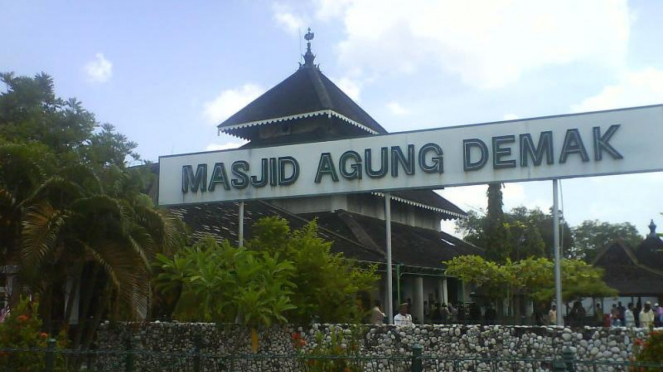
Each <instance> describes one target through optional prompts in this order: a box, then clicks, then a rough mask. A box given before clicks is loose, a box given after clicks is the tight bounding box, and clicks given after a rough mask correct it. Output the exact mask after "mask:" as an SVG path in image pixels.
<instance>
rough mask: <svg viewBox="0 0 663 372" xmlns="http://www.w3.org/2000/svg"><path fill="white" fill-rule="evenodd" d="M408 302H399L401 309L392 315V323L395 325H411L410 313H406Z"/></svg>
mask: <svg viewBox="0 0 663 372" xmlns="http://www.w3.org/2000/svg"><path fill="white" fill-rule="evenodd" d="M407 308H408V304H407V303H403V304H401V309H400V312H399V313H398V314H396V316H395V317H394V324H395V325H397V326H407V327H412V326H413V324H412V315H410V314H408V313H407Z"/></svg>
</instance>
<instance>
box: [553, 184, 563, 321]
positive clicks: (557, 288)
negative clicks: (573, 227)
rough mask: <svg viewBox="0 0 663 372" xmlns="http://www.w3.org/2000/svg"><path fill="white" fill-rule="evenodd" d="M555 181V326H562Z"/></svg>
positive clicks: (557, 209)
mask: <svg viewBox="0 0 663 372" xmlns="http://www.w3.org/2000/svg"><path fill="white" fill-rule="evenodd" d="M557 189H558V186H557V180H556V179H554V180H553V230H554V231H553V243H554V244H553V247H554V249H555V302H556V303H557V325H558V326H563V325H564V318H563V317H562V315H563V314H562V269H561V265H562V263H561V257H560V249H559V206H558V203H557V199H558V198H557V194H558V190H557Z"/></svg>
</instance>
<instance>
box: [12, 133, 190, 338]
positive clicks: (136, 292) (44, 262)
mask: <svg viewBox="0 0 663 372" xmlns="http://www.w3.org/2000/svg"><path fill="white" fill-rule="evenodd" d="M31 146H32V145H0V155H2V158H1V160H0V223H2V230H1V231H2V233H3V239H2V241H3V243H2V248H3V255H4V256H5V257H4V260H3V261H5V262H13V263H15V264H18V265H19V266H20V276H21V280H22V282H24V283H25V284H27V285H29V287H30V289H31V291H32V293H38V294H39V295H40V299H41V304H42V305H41V306H40V312H41V316H42V317H43V319H44V326H45V328H47V329H48V330H49V331H56V330H57V329H58V328H60V326H59V325H54V324H53V323H52V318H53V314H57V313H59V311H60V309H62V308H64V309H65V311H64V315H63V316H62V319H63V323H62V327H64V328H68V326H69V321H70V318H71V314H72V311H73V308H74V304H75V302H74V300H75V298H77V297H78V298H80V300H81V301H80V308H79V309H80V314H79V318H80V319H90V318H92V319H93V321H92V322H90V323H89V324H85V325H81V326H79V327H77V331H76V332H75V335H74V346H75V347H78V346H79V345H80V344H81V343H82V344H83V345H84V346H86V345H88V344H89V342H90V341H91V339H92V335H93V334H94V332H95V331H96V328H97V325H98V323H99V320H100V319H101V317H102V316H103V315H104V314H109V315H110V316H112V317H115V318H117V317H120V316H122V317H124V318H130V319H135V318H144V317H145V316H146V315H147V310H148V299H149V293H150V287H149V286H150V265H151V261H152V259H153V258H154V256H155V254H156V253H159V252H166V253H168V252H172V250H173V249H174V247H175V246H176V244H177V240H176V235H177V233H178V225H177V223H176V220H175V219H173V218H171V217H170V216H169V215H168V214H166V213H165V212H163V211H161V210H157V209H155V208H154V206H153V205H152V203H151V200H150V199H149V197H147V196H145V195H144V194H141V193H140V182H139V177H138V176H137V175H136V172H133V171H131V170H127V169H122V168H119V167H116V166H110V167H107V168H99V167H97V169H94V168H92V167H91V166H88V165H83V164H74V165H69V166H64V167H59V168H58V167H49V168H53V169H56V170H55V171H53V170H51V169H49V170H48V171H46V170H44V167H45V165H47V164H48V162H45V161H44V159H46V158H48V156H44V154H45V153H48V151H42V153H40V152H39V151H36V150H35V149H33V148H32V147H31ZM40 150H44V149H43V148H40ZM99 175H101V178H103V180H104V181H103V182H101V181H100V177H99ZM5 236H6V237H8V238H9V239H4V237H5ZM79 288H80V289H79ZM77 292H78V293H77ZM60 298H66V304H64V306H63V307H61V306H58V305H62V302H61V301H60V302H59V301H56V300H57V299H60ZM60 314H61V313H60Z"/></svg>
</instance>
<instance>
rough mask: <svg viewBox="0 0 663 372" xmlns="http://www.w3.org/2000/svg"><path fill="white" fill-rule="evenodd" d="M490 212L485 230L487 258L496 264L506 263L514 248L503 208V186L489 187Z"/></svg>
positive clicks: (484, 241) (484, 238)
mask: <svg viewBox="0 0 663 372" xmlns="http://www.w3.org/2000/svg"><path fill="white" fill-rule="evenodd" d="M486 194H487V196H488V212H487V213H486V220H485V223H486V225H485V227H484V229H483V238H482V241H483V243H484V244H483V248H484V249H485V250H486V258H488V259H489V260H493V261H496V262H505V261H506V259H507V258H508V257H509V256H510V255H511V252H512V251H513V246H512V244H511V234H510V232H509V229H508V226H507V225H506V220H505V218H504V212H503V211H502V207H503V205H504V202H503V201H502V184H501V183H491V184H489V185H488V191H487V192H486Z"/></svg>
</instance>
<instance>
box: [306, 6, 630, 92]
mask: <svg viewBox="0 0 663 372" xmlns="http://www.w3.org/2000/svg"><path fill="white" fill-rule="evenodd" d="M317 6H318V14H317V17H318V18H319V19H326V18H329V17H336V18H337V19H340V21H342V22H343V23H344V25H345V30H344V31H345V32H344V33H345V35H346V38H345V39H344V40H343V41H341V42H340V43H339V45H338V52H339V58H340V61H341V62H342V63H343V64H345V66H346V67H348V68H350V67H359V68H360V69H362V70H363V71H364V72H365V73H369V74H371V73H393V72H401V73H402V72H405V73H408V72H414V71H417V70H418V69H419V68H420V67H423V66H439V67H440V68H441V69H442V70H443V71H445V72H451V73H454V74H458V75H459V76H460V77H461V79H462V80H463V81H464V82H466V83H468V84H471V85H473V86H478V87H481V88H497V87H501V86H504V85H506V84H509V83H512V82H515V81H517V80H518V79H519V78H520V76H522V75H523V74H524V73H526V72H528V71H531V70H535V69H538V68H541V67H544V66H548V65H559V64H568V63H578V62H590V63H596V64H600V65H607V66H610V67H618V68H619V67H622V66H623V64H624V59H625V56H626V52H627V47H628V39H629V33H630V23H631V18H630V14H629V9H628V4H627V2H626V0H613V1H604V0H588V1H582V2H579V1H575V0H559V1H554V2H553V1H550V2H546V3H542V2H539V1H530V0H495V1H481V0H467V1H462V2H458V1H451V0H449V1H437V2H433V1H427V0H411V1H399V0H365V1H351V2H345V1H344V2H342V3H339V4H334V5H333V6H332V5H330V2H329V1H320V2H319V3H318V5H317Z"/></svg>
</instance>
